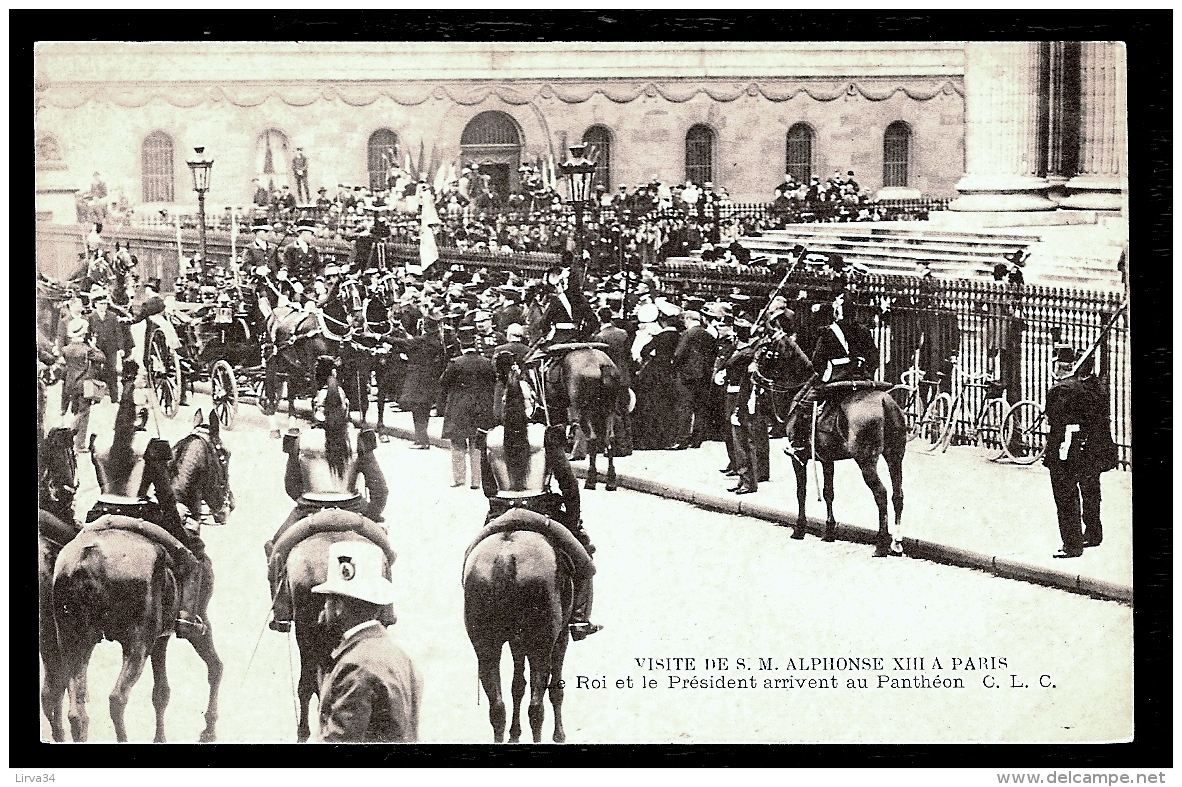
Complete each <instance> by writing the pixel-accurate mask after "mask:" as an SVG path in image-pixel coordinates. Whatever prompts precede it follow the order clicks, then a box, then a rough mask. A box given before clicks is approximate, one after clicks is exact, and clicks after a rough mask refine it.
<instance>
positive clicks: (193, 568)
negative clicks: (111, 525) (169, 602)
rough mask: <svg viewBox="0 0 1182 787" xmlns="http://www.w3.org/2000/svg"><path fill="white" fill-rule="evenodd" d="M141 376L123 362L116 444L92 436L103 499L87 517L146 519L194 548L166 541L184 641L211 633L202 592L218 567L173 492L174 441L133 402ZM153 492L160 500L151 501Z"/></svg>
mask: <svg viewBox="0 0 1182 787" xmlns="http://www.w3.org/2000/svg"><path fill="white" fill-rule="evenodd" d="M137 371H138V367H137V365H136V362H135V361H134V360H131V359H128V360H126V361H124V362H123V395H122V396H121V397H120V398H119V410H118V413H117V414H116V416H115V428H114V430H113V431H112V432H110V433H109V434H111V439H110V442H109V443H106V440H105V439H104V440H103V441H102V443H105V444H101V445H99V444H97V443H99V442H100V441H99V435H97V434H92V435H91V436H90V447H91V462H92V463H93V464H94V472H95V477H96V478H97V479H98V484H99V489H100V490H101V494H100V495H99V497H98V501H97V502H96V503H95V504H94V507H93V508H91V509H90V513H88V514H87V515H86V521H87V522H93V521H95V520H96V519H98V518H99V517H102V516H105V515H107V514H111V515H115V516H124V517H130V518H132V519H138V520H143V521H144V522H149V523H151V524H153V525H157V526H159V527H161V528H163V529H164V530H165V531H166V532H167V533H168V534H169V535H170V536H172V537H173V538H175V539H176V540H177V541H179V542H180V544H182V545H183V546H184V547H187V548H188V550H189V552H190V553H191V554H190V555H185V554H184V550H177V549H172V548H171V547H173V546H174V545H172V544H171V543H164V542H162V545H163V546H165V547H166V548H169V551H170V553H171V554H172V557H173V560H174V563H175V565H176V567H177V572H178V579H180V581H181V593H180V600H179V612H178V615H177V622H176V634H177V636H178V637H181V638H182V639H184V638H188V637H190V636H198V635H201V634H204V633H205V624H204V622H203V621H202V620H201V617H200V615H199V613H198V606H199V605H200V603H201V589H202V587H203V585H204V583H205V579H206V577H209V576H212V571H213V568H212V564H211V562H210V559H209V556H208V555H207V554H206V553H205V544H204V542H203V541H202V540H201V537H200V536H198V535H197V533H196V532H195V529H194V530H190V529H189V527H186V522H187V521H188V520H189V519H191V513H190V512H188V511H187V510H185V509H184V508H183V507H179V506H178V502H177V499H176V495H175V493H174V492H173V489H172V474H171V470H170V468H169V463H170V461H171V460H172V450H171V449H170V448H169V445H168V441H166V440H163V439H161V438H159V437H149V436H148V434H147V432H146V431H145V428H146V425H147V419H148V413H147V410H146V409H144V408H140V410H139V413H138V416H137V413H136V407H135V403H134V397H133V393H134V390H135V379H136V373H137ZM105 434H106V433H104V436H103V437H104V438H105ZM149 490H151V491H152V492H153V493H154V495H155V498H156V499H155V500H153V499H152V498H151V497H149ZM193 558H196V564H195V565H194V563H193Z"/></svg>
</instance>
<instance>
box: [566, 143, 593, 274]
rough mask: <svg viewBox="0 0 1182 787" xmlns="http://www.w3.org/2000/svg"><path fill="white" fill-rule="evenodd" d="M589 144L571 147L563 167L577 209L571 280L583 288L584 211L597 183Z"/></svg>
mask: <svg viewBox="0 0 1182 787" xmlns="http://www.w3.org/2000/svg"><path fill="white" fill-rule="evenodd" d="M586 152H587V143H586V142H580V143H578V144H577V145H571V146H570V155H571V157H570V158H569V159H567V160H566V161H565V162H563V164H562V165H561V169H562V174H563V175H566V177H567V179H568V180H569V182H570V201H571V205H572V206H573V207H574V209H575V257H576V263H575V265H574V266H573V268H574V270H572V271H571V278H572V280H573V282H574V283H575V285H576V286H578V287H582V286H583V273H584V270H583V211H584V210H586V207H587V198H588V196H589V195H590V194H591V193H592V191H591V186H592V183H593V182H594V181H595V162H594V161H591V160H590V159H588V158H587V157H586V155H584V154H585V153H586Z"/></svg>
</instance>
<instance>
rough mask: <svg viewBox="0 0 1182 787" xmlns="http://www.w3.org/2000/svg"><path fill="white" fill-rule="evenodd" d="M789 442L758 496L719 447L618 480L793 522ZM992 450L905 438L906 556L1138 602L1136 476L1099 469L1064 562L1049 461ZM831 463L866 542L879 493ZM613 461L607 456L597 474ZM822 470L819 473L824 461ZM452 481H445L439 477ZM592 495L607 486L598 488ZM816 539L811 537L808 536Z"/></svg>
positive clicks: (399, 430)
mask: <svg viewBox="0 0 1182 787" xmlns="http://www.w3.org/2000/svg"><path fill="white" fill-rule="evenodd" d="M386 420H387V427H388V428H387V431H389V432H390V433H391V434H393V435H394V436H396V437H399V438H404V439H408V438H409V437H410V436H411V434H412V425H411V418H410V414H409V413H388V414H387V419H386ZM442 425H443V419H442V418H432V419H431V424H430V427H429V434H430V435H431V438H432V443H434V444H436V445H438V446H446V445H447V443H446V441H443V440H442V439H440V437H439V433H440V429H441V428H442ZM784 442H785V441H784V440H782V439H781V440H773V441H772V450H771V460H770V461H771V477H772V480H771V481H770V482H767V483H761V484H760V485H759V491H758V493H756V494H753V495H743V496H736V495H733V494H728V493H727V491H726V489H727V488H728V487H730V486H733V479H732V478H730V477H727V476H723V475H722V474H721V473H720V472H718V470H719V468H722V467H725V466H726V449H725V447H724V446H723V444H722V443H705V444H704V445H703V446H702V447H701V448H698V449H688V450H685V451H638V452H635V453H633V454H632V456H628V457H623V458H620V459H618V460H616V471H617V474H618V478H619V485H620V486H621V487H624V488H628V489H634V490H637V491H641V492H648V493H652V494H657V495H661V496H663V497H668V498H671V499H675V500H682V501H685V502H687V503H692V504H694V505H698V506H701V507H703V508H708V509H712V510H717V511H723V512H726V513H731V514H739V515H746V516H751V517H755V518H759V519H766V520H769V521H773V522H777V523H791V522H794V521H795V519H796V493H795V481H794V480H793V475H792V471H791V467H790V466H789V462H790V461H791V460H790V459H789V458H788V457H787V456H785V455H784V454H783V445H784ZM990 456H991V454H988V453H986V452H984V451H983V450H980V449H976V448H973V447H969V446H952V447H950V448H949V449H948V451H947V452H946V453H943V454H940V453H935V454H932V453H929V452H928V451H927V449H926V447H925V445H924V444H923V443H921V442H912V443H910V444H908V451H907V456H906V458H905V459H904V461H903V482H904V486H903V491H904V509H903V528H902V531H903V532H902V534H903V546H904V551H905V553H906V554H907V555H908V556H910V557H914V558H924V559H930V560H935V561H937V562H941V563H951V564H954V565H961V566H967V567H969V568H976V569H980V570H983V571H989V572H991V573H993V574H996V575H998V576H1002V577H1008V578H1012V579H1021V580H1025V581H1029V582H1036V583H1039V584H1043V585H1049V586H1052V587H1058V588H1061V589H1064V590H1069V591H1073V592H1079V593H1086V594H1089V595H1093V596H1097V597H1101V598H1107V599H1112V600H1117V601H1123V602H1126V603H1130V604H1131V603H1132V599H1133V587H1132V585H1133V548H1132V474H1131V473H1129V472H1125V471H1120V470H1113V471H1111V472H1108V473H1105V474H1103V475H1102V476H1101V490H1102V491H1101V495H1102V504H1101V518H1102V520H1103V523H1104V543H1103V544H1102V545H1101V546H1099V547H1095V548H1091V549H1088V550H1086V551H1085V553H1084V555H1083V557H1079V558H1074V559H1069V560H1062V559H1055V558H1053V557H1052V554H1053V553H1054V552H1055V551H1056V550H1057V549H1058V548H1059V546H1060V539H1059V528H1058V524H1057V520H1056V517H1055V505H1054V501H1053V500H1052V499H1051V484H1050V479H1049V476H1048V474H1047V470H1046V468H1045V467H1043V466H1042V465H1041V464H1035V465H1030V466H1026V467H1023V466H1019V465H1014V464H1007V463H1003V462H991V461H989V459H990ZM586 465H587V463H586V461H581V462H575V463H574V466H575V472H576V473H577V474H579V475H582V474H583V473H584V472H585V468H586ZM834 467H835V472H834V504H833V512H834V516H835V518H836V519H837V521H838V523H839V524H838V532H837V537H838V538H839V539H841V540H847V541H858V542H863V543H869V541H870V539H871V537H872V536H873V535H874V531H875V530H876V529H877V521H878V519H877V518H878V514H877V509H876V508H875V505H874V498H873V496H872V495H871V493H870V490H869V489H867V487H866V484H865V482H864V481H863V480H862V475H861V473H860V472H859V470H858V467H857V465H855V464H854V463H853V462H838V463H837V464H836V465H835V466H834ZM605 468H606V462H605V461H604V460H603V459H602V458H601V459H600V461H599V463H598V469H599V471H600V477H601V479H602V477H603V472H604V470H605ZM879 475H880V476H881V477H882V479H883V483H884V484H885V485H886V486H887V489H888V492H889V491H890V478H889V477H888V475H887V471H886V464H885V462H882V461H881V460H880V462H879ZM816 477H817V478H819V477H820V467H819V466H818V467H817V476H816ZM448 480H449V479H440V484H441V485H442V484H445V483H447V482H448ZM585 494H607V493H606V492H604V491H603V487H602V486H600V487H599V489H598V491H595V492H586V493H585ZM806 509H807V513H808V515H809V520H810V524H809V530H810V533H811V534H819V533H820V532H821V530H822V528H823V527H824V519H825V504H824V503H823V502H820V501H819V500H818V494H817V491H816V486H815V482H814V475H813V470H812V468H811V467H810V469H809V488H808V496H807V498H806ZM892 516H893V514H892ZM638 526H639V523H638ZM811 542H812V538H811V536H810V538H808V539H806V540H805V541H804V542H801V543H802V544H805V545H807V544H810V543H811ZM867 557H869V552H868V553H867Z"/></svg>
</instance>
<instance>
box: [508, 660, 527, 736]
mask: <svg viewBox="0 0 1182 787" xmlns="http://www.w3.org/2000/svg"><path fill="white" fill-rule="evenodd" d="M509 650H510V652H512V654H513V682H512V683H511V684H510V692H511V694H512V695H513V722H512V723H511V724H510V725H509V743H517V742H518V741H520V740H521V700H522V698H523V697H525V653H523V652H522V651H521V649H520V647H513V643H509Z"/></svg>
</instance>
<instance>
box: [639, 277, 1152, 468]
mask: <svg viewBox="0 0 1182 787" xmlns="http://www.w3.org/2000/svg"><path fill="white" fill-rule="evenodd" d="M654 272H655V273H656V274H657V275H658V277H659V278H660V280H661V282H662V284H663V286H664V287H665V288H666V289H667V290H672V291H675V292H680V293H683V294H691V293H693V294H697V295H700V296H702V297H705V298H707V299H710V298H719V297H726V296H728V295H731V294H733V293H735V292H738V293H740V294H742V295H746V296H747V297H748V298H750V300H748V301H746V304H747V310H748V311H749V312H750V313H751V314H752V315H755V314H757V313H758V311H759V309H761V308H762V306H763V304H764V303H766V301H767V298H768V296H769V294H770V293H771V292H772V291H773V290H774V289H775V288H776V287H777V285H778V284H779V283H780V282H781V280H782V278H783V276H784V273H785V270H784V268H783V267H779V266H777V267H775V268H765V267H750V266H718V265H712V264H708V263H696V262H665V263H661V264H659V265H657V266H655V268H654ZM851 287H852V289H853V291H854V292H855V293H858V294H860V296H861V297H859V298H858V299H859V300H867V301H869V302H870V303H871V304H872V305H870V306H864V305H863V306H855V307H854V310H855V312H860V313H861V314H862V316H863V317H865V318H866V324H872V325H873V332H874V336H875V341H876V343H877V345H878V348H879V368H878V379H881V380H885V381H888V382H892V383H898V382H900V381H901V379H902V373H903V372H905V371H907V370H908V369H910V368H912V367H913V366H914V365H916V364H917V363H918V366H919V368H921V369H923V370H924V371H925V373H926V374H925V379H928V380H936V379H941V380H942V383H941V389H942V390H950V389H956V388H959V383H954V382H953V377H954V372H953V368H952V363H951V362H950V360H949V359H950V358H951V357H952V356H956V358H957V362H958V365H959V367H960V370H961V371H962V372H964V373H965V374H968V375H981V374H987V375H988V376H990V377H992V378H995V379H997V380H998V382H999V383H1000V384H1002V385H1004V386H1005V387H1006V398H1007V400H1008V401H1009V403H1010V404H1014V403H1016V402H1018V401H1020V400H1022V399H1029V400H1032V401H1035V402H1038V403H1039V405H1040V406H1041V405H1042V404H1043V402H1044V401H1045V398H1046V392H1047V389H1048V388H1049V387H1050V386H1051V385H1052V384H1053V383H1054V380H1053V379H1052V378H1051V359H1052V351H1053V349H1054V345H1055V343H1056V342H1060V341H1062V342H1067V343H1070V344H1072V345H1073V346H1075V347H1076V348H1079V349H1080V350H1087V349H1088V348H1090V347H1091V346H1092V344H1093V343H1096V342H1098V349H1097V351H1096V355H1095V362H1094V363H1095V371H1096V373H1097V374H1099V375H1100V376H1101V378H1102V380H1103V381H1104V382H1105V384H1106V386H1107V388H1108V392H1109V408H1110V414H1111V418H1112V422H1113V429H1114V434H1113V437H1114V439H1115V441H1116V443H1117V446H1118V447H1119V449H1120V462H1121V466H1122V467H1124V468H1128V467H1130V466H1131V463H1132V441H1131V438H1132V413H1131V398H1130V386H1131V366H1130V356H1129V327H1128V326H1129V323H1128V312H1127V311H1125V312H1124V313H1122V314H1121V316H1120V317H1119V318H1118V319H1117V320H1116V321H1115V323H1113V325H1112V326H1111V327H1110V328H1108V330H1107V331H1104V327H1105V326H1106V325H1107V324H1108V322H1109V320H1110V319H1111V318H1112V317H1113V315H1114V314H1115V313H1116V312H1117V311H1118V310H1119V309H1120V306H1121V304H1122V303H1123V296H1122V295H1121V294H1119V293H1112V292H1094V291H1088V290H1074V289H1066V288H1058V287H1039V286H1021V285H1009V284H1001V283H994V282H978V281H970V280H946V279H935V280H933V279H927V280H923V279H920V278H918V277H915V276H890V275H868V276H865V277H862V278H859V279H857V280H856V281H855V282H854V283H853V284H852V285H851ZM835 292H836V285H835V283H834V280H833V279H832V278H830V277H828V276H825V275H823V274H816V273H812V272H810V271H801V272H796V273H794V274H793V275H792V276H791V277H790V278H789V279H788V281H787V284H786V286H785V287H784V293H785V294H786V295H787V297H788V299H789V301H792V302H793V303H792V304H791V308H793V310H795V311H796V312H797V319H798V324H799V329H800V334H799V339H800V344H801V346H802V347H803V348H805V350H806V351H811V349H812V346H813V343H814V342H815V340H816V334H817V332H818V331H819V330H820V328H822V327H823V326H818V325H812V324H811V322H812V320H811V319H810V318H811V315H812V313H813V312H812V306H813V305H815V304H818V303H822V302H826V301H830V300H832V299H833V297H834V295H835ZM917 352H918V360H917ZM941 372H942V373H943V376H942V377H938V373H941ZM983 396H984V391H983V390H981V389H978V388H970V389H967V390H966V391H965V394H964V407H963V410H961V412H960V413H958V418H957V423H956V432H955V433H954V434H955V437H956V438H964V437H967V436H968V433H969V432H970V431H971V429H972V427H973V420H974V418H975V416H976V413H977V411H978V408H979V407H980V405H981V399H982V397H983Z"/></svg>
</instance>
